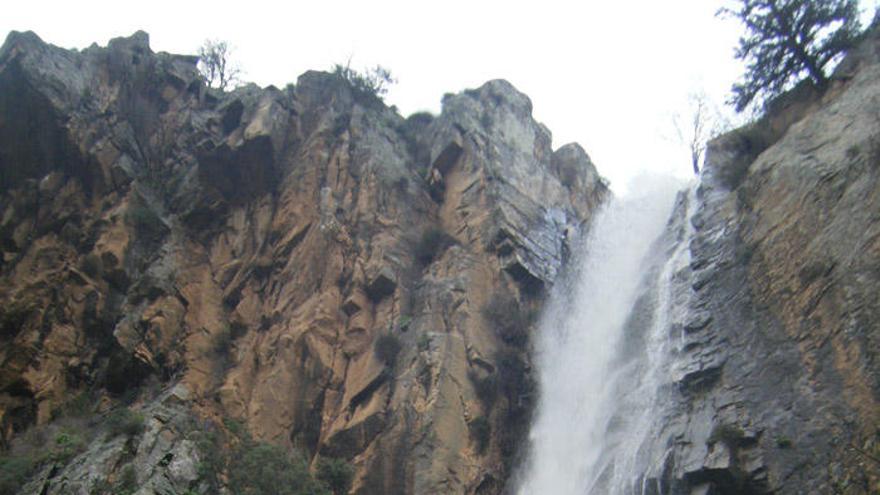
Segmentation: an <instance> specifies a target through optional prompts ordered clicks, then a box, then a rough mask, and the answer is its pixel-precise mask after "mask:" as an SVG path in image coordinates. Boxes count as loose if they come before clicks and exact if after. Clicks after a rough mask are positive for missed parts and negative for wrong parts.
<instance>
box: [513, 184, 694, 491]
mask: <svg viewBox="0 0 880 495" xmlns="http://www.w3.org/2000/svg"><path fill="white" fill-rule="evenodd" d="M680 188H681V184H680V183H677V182H674V181H672V180H657V179H653V180H651V181H650V184H639V185H636V186H635V187H632V188H630V190H631V191H635V192H633V193H631V194H629V195H627V196H626V197H621V198H614V199H612V200H611V201H610V202H609V203H608V204H607V205H606V206H605V207H604V208H603V209H602V210H601V211H600V212H598V214H597V216H596V217H595V218H594V220H593V223H592V226H591V229H590V232H589V233H588V235H587V236H586V237H585V238H584V239H583V240H582V241H581V248H580V250H579V251H580V253H579V258H576V260H575V262H574V266H573V267H572V271H571V272H570V273H569V274H568V276H567V277H566V279H565V280H563V281H561V282H559V283H558V284H557V286H556V287H555V288H554V291H553V294H552V295H551V300H550V302H549V304H548V307H547V310H546V311H545V313H544V315H543V316H542V318H541V321H540V324H539V332H538V335H537V337H536V342H535V353H536V356H535V358H536V359H535V365H536V367H537V374H538V383H539V390H540V398H539V401H538V406H537V411H536V416H535V421H534V423H533V425H532V428H531V430H530V433H529V447H530V448H529V452H528V457H527V461H526V463H525V465H524V467H523V471H522V473H521V474H520V482H519V483H518V485H519V489H518V493H519V494H520V495H543V494H553V495H569V494H571V495H575V494H577V495H584V494H612V495H616V494H641V493H643V492H644V488H645V487H644V484H645V483H648V481H646V480H648V478H647V477H646V476H645V474H646V473H649V472H652V471H653V472H657V471H659V470H660V469H662V462H663V459H662V458H660V459H656V458H651V456H650V455H647V454H646V452H647V451H648V450H650V451H656V449H655V448H651V449H646V446H647V445H649V444H650V442H651V439H652V438H653V437H655V436H656V435H652V432H654V428H656V421H657V420H658V415H659V414H660V412H659V410H658V407H657V405H658V403H659V402H662V398H661V391H662V389H663V385H665V384H668V383H669V382H670V378H669V375H670V372H669V369H670V365H671V361H670V359H671V358H670V356H671V355H672V354H673V353H674V351H675V347H676V343H677V341H676V339H675V335H674V334H675V332H674V331H673V330H672V329H673V328H675V327H676V325H675V323H676V322H677V321H679V320H680V319H681V318H683V315H682V314H681V311H682V308H683V307H684V305H685V303H686V301H685V300H684V299H685V298H686V294H687V291H685V290H678V286H677V284H676V283H675V279H676V277H678V278H679V279H681V278H682V276H681V275H682V273H683V272H686V271H687V270H688V266H689V250H688V241H689V237H690V231H691V228H690V222H689V209H690V205H691V204H692V203H693V202H694V201H693V192H692V190H693V188H690V189H691V192H690V193H687V194H685V193H682V194H678V191H679V190H680ZM676 197H678V201H677V202H676ZM673 209H675V214H674V215H673V214H672V213H673ZM670 217H671V219H670Z"/></svg>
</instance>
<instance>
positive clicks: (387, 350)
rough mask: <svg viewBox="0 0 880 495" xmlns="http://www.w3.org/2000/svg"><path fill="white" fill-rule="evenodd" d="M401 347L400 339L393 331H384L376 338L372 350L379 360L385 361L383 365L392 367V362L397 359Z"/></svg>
mask: <svg viewBox="0 0 880 495" xmlns="http://www.w3.org/2000/svg"><path fill="white" fill-rule="evenodd" d="M402 347H403V346H402V345H401V343H400V339H399V338H398V337H397V336H396V335H394V334H393V333H386V334H384V335H380V336H379V338H377V339H376V343H375V344H374V347H373V352H375V353H376V358H377V359H379V361H382V362H383V363H385V366H388V367H389V368H390V367H393V366H394V363H395V362H396V361H397V355H398V354H400V350H401V349H402Z"/></svg>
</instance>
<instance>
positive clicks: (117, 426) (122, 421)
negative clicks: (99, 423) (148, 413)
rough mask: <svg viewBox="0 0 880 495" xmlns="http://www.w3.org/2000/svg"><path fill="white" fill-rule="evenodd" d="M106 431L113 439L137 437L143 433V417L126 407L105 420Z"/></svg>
mask: <svg viewBox="0 0 880 495" xmlns="http://www.w3.org/2000/svg"><path fill="white" fill-rule="evenodd" d="M107 431H108V433H109V434H110V436H113V437H117V436H120V435H125V436H128V437H133V436H135V435H139V434H140V433H141V432H142V431H144V415H143V414H141V413H138V412H134V411H132V410H131V409H129V408H127V407H124V408H121V409H117V410H115V411H113V413H111V414H110V416H109V417H108V418H107Z"/></svg>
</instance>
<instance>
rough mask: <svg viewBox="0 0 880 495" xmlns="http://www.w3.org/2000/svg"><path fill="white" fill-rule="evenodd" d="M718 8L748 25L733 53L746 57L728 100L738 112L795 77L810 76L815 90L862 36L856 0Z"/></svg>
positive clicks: (749, 2)
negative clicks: (741, 76)
mask: <svg viewBox="0 0 880 495" xmlns="http://www.w3.org/2000/svg"><path fill="white" fill-rule="evenodd" d="M737 3H738V6H737V7H734V8H722V9H721V10H719V11H718V14H719V15H721V16H728V17H735V18H737V19H739V20H740V21H742V23H743V24H744V25H745V26H746V29H747V33H746V34H745V35H744V36H742V37H741V38H740V40H739V47H738V48H737V50H736V58H738V59H741V60H744V61H745V62H746V64H747V65H746V74H745V77H744V80H743V81H741V82H738V83H736V84H734V85H733V97H732V99H731V103H733V104H734V105H735V106H736V110H737V111H742V110H744V109H745V108H746V107H748V106H749V104H750V103H752V102H753V101H755V99H756V98H758V97H762V98H764V99H766V98H772V97H773V96H776V95H778V94H780V93H781V92H783V91H785V90H786V89H787V87H789V85H790V83H791V82H792V81H794V80H799V79H802V78H803V77H804V76H806V77H809V78H810V79H811V80H812V82H813V83H814V84H815V85H816V87H818V88H819V89H824V88H825V87H826V86H827V84H828V78H827V76H826V75H825V69H826V67H828V65H829V64H830V63H831V62H833V61H835V60H837V58H838V57H839V56H840V55H841V54H842V53H844V52H845V51H846V50H847V49H849V48H851V47H852V46H853V45H854V44H855V43H856V41H857V40H858V38H859V36H860V27H859V9H858V2H857V0H738V2H737Z"/></svg>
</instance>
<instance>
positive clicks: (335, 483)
mask: <svg viewBox="0 0 880 495" xmlns="http://www.w3.org/2000/svg"><path fill="white" fill-rule="evenodd" d="M315 477H316V478H317V479H318V480H319V481H322V482H324V484H325V485H327V486H328V487H330V489H331V490H332V491H333V494H334V495H345V494H346V493H348V491H349V490H350V489H351V481H352V479H353V478H354V468H353V467H351V464H349V463H347V462H345V460H344V459H323V458H322V459H321V460H319V461H318V466H317V469H316V472H315Z"/></svg>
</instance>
